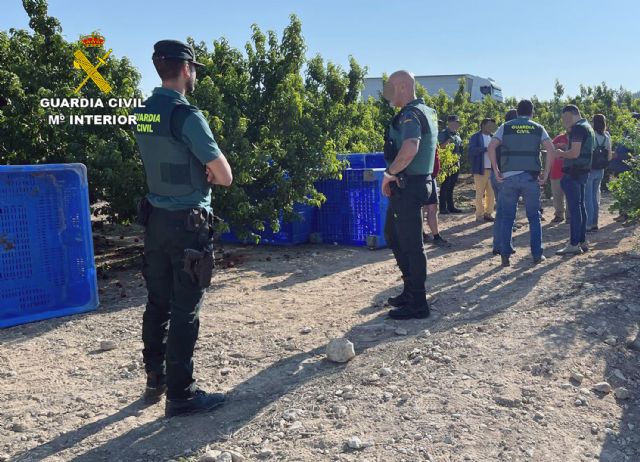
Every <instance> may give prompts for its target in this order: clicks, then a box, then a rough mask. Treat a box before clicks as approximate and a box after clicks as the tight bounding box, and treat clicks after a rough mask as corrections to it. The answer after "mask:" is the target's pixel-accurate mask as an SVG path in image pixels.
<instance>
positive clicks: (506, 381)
mask: <svg viewBox="0 0 640 462" xmlns="http://www.w3.org/2000/svg"><path fill="white" fill-rule="evenodd" d="M605 202H608V199H607V198H605ZM546 217H547V219H550V218H552V217H551V208H550V207H548V208H547V210H546ZM521 222H523V223H524V221H522V219H521ZM442 227H443V234H444V235H445V237H447V238H449V239H450V240H451V241H452V243H453V244H454V246H453V247H452V248H450V249H434V248H431V247H429V248H428V256H429V281H428V282H429V294H430V297H431V303H432V306H433V314H432V317H431V318H429V319H427V320H420V321H410V322H397V321H391V320H387V319H385V314H386V310H387V308H386V307H384V301H385V300H386V299H387V297H388V296H390V295H393V294H395V293H397V290H398V288H399V278H398V272H397V270H396V268H395V265H394V262H393V259H392V257H391V254H390V252H389V250H387V249H384V250H379V251H369V250H366V249H359V248H342V247H332V246H329V247H322V246H303V247H299V248H281V249H277V248H262V247H261V248H257V249H255V248H234V249H233V250H232V253H233V257H234V260H233V261H234V262H236V265H235V266H234V267H233V268H229V269H227V270H225V271H224V272H219V273H218V274H216V276H215V283H214V285H213V287H212V288H211V289H210V291H209V294H208V296H207V299H206V303H205V306H204V308H203V312H202V316H201V335H200V340H199V343H198V350H197V354H196V370H197V373H198V376H199V378H200V381H201V384H202V386H203V387H205V388H209V389H225V390H227V391H229V392H230V399H231V400H230V403H229V404H228V405H227V406H225V407H224V408H222V409H221V410H219V411H217V412H215V413H212V414H210V415H203V416H193V417H184V418H175V419H169V420H167V419H164V418H163V409H164V407H163V405H164V403H162V404H161V405H156V406H152V407H149V408H145V407H143V406H142V405H141V403H140V402H139V401H138V398H139V396H140V394H141V391H142V389H143V386H144V372H143V369H142V366H141V353H140V350H141V342H140V324H141V317H142V312H143V308H144V302H145V290H144V287H143V284H142V280H141V276H140V274H139V273H138V272H137V271H131V270H130V271H124V272H119V273H112V275H113V276H115V278H111V279H109V280H102V281H101V290H102V295H101V297H102V307H101V309H100V310H99V311H98V312H95V313H90V314H87V315H83V316H75V317H72V318H64V319H57V320H51V321H45V322H41V323H38V324H32V325H26V326H19V327H15V328H12V329H6V330H2V331H0V460H15V461H91V462H93V461H110V462H111V461H122V462H129V461H132V462H135V461H140V462H147V461H169V460H175V461H177V460H189V461H192V460H193V461H196V460H198V458H199V457H200V455H201V454H202V453H203V452H204V451H205V450H206V449H207V445H209V446H210V448H211V449H220V450H224V449H232V450H237V451H238V452H239V453H241V454H243V455H244V457H246V459H247V460H258V459H264V460H278V461H305V462H311V461H314V462H315V461H384V462H387V461H393V462H395V461H424V460H432V461H466V460H470V461H565V462H567V461H592V460H600V461H606V462H622V461H634V462H637V461H640V409H639V405H640V368H639V367H638V366H639V365H640V363H639V360H640V354H639V353H636V352H633V351H631V350H629V349H627V348H626V347H625V341H626V340H627V339H629V338H632V337H633V336H634V335H635V334H636V332H637V323H638V321H639V319H640V297H639V294H640V290H639V289H638V281H639V280H640V253H639V252H638V244H639V243H640V239H639V237H638V235H639V232H638V229H637V228H635V227H623V226H621V225H619V224H617V223H615V222H613V216H612V215H611V214H609V213H608V212H606V211H605V212H604V213H603V217H602V223H601V230H600V232H598V233H597V234H596V235H594V236H593V238H592V243H593V246H592V247H593V250H592V251H591V252H589V253H588V254H585V255H583V256H580V257H575V258H565V259H563V258H561V257H557V256H555V255H554V252H555V250H557V249H558V248H560V246H561V245H562V244H564V242H565V241H566V240H567V237H568V225H566V224H562V225H559V226H552V225H550V224H549V222H546V223H545V224H544V231H543V238H544V242H545V245H546V251H545V254H546V255H547V257H548V260H547V261H546V262H545V263H543V264H542V265H540V266H536V267H533V266H532V265H531V263H530V256H529V252H528V234H527V226H524V227H523V228H522V229H521V230H520V231H518V233H517V235H516V238H515V244H516V246H517V249H518V253H517V254H516V256H515V258H514V260H513V266H512V267H511V268H507V269H503V268H501V267H500V265H499V263H500V262H499V258H497V257H493V258H492V257H491V254H490V251H491V248H490V246H489V244H490V242H491V240H490V239H491V228H490V226H489V225H487V224H481V225H477V224H476V223H475V222H473V214H465V215H461V216H446V217H443V218H442ZM342 336H346V337H348V338H349V339H351V340H352V341H353V342H354V343H355V345H356V351H357V356H356V358H354V359H353V360H352V361H351V362H349V363H348V364H346V365H336V364H332V363H329V362H327V361H326V360H324V359H323V352H324V347H325V346H326V344H327V342H328V340H329V339H331V338H335V337H342ZM101 340H113V341H115V343H116V348H115V349H114V350H111V351H100V341H101ZM572 374H574V379H573V380H572V379H571V375H572ZM576 379H577V380H576ZM603 381H607V382H609V384H611V386H612V387H613V388H614V389H615V388H618V387H625V388H626V389H627V390H628V392H629V393H628V394H629V397H628V399H616V397H615V393H601V392H597V391H594V385H595V384H597V383H598V382H603ZM580 382H581V383H580ZM618 392H619V393H624V392H620V391H618ZM620 396H621V397H623V398H624V397H625V396H623V395H622V394H621V395H620ZM354 436H357V437H359V438H360V440H361V441H362V442H363V443H364V446H366V447H365V448H362V449H359V450H357V449H356V450H353V449H350V448H349V447H348V446H347V445H346V442H347V440H349V438H351V437H354Z"/></svg>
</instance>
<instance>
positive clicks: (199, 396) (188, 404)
mask: <svg viewBox="0 0 640 462" xmlns="http://www.w3.org/2000/svg"><path fill="white" fill-rule="evenodd" d="M225 400H226V396H225V395H224V393H207V392H205V391H204V390H199V389H198V390H196V391H195V392H194V393H193V395H192V396H190V397H189V398H186V399H167V403H166V405H165V408H164V415H165V417H175V416H179V415H187V414H196V413H199V412H209V411H212V410H213V409H215V408H217V407H220V406H222V404H224V402H225Z"/></svg>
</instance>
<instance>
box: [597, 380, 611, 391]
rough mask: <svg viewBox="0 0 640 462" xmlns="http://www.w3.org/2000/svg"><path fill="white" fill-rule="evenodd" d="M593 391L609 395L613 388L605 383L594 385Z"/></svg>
mask: <svg viewBox="0 0 640 462" xmlns="http://www.w3.org/2000/svg"><path fill="white" fill-rule="evenodd" d="M593 389H594V390H596V391H599V392H601V393H611V391H613V388H611V385H609V384H608V383H607V382H600V383H596V384H595V385H594V386H593Z"/></svg>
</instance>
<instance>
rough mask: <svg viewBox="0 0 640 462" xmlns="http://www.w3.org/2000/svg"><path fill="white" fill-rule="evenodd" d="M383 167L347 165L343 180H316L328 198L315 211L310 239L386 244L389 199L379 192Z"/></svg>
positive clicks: (341, 242) (372, 245)
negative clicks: (359, 167)
mask: <svg viewBox="0 0 640 462" xmlns="http://www.w3.org/2000/svg"><path fill="white" fill-rule="evenodd" d="M383 177H384V168H376V169H347V170H345V171H344V172H343V176H342V181H339V180H324V181H320V182H318V183H317V184H316V188H317V189H318V191H320V192H321V193H323V194H324V195H325V196H326V198H327V200H326V202H325V203H324V204H322V207H321V208H320V209H319V210H318V211H317V213H316V219H315V221H314V230H313V231H314V232H313V234H312V241H314V242H325V243H333V242H336V243H338V244H345V245H355V246H367V247H371V248H380V247H385V246H386V245H387V242H386V240H385V238H384V222H385V218H386V214H387V208H388V206H389V200H388V199H387V198H386V197H384V195H383V194H382V190H381V187H382V179H383Z"/></svg>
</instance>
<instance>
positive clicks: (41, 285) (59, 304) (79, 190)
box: [0, 164, 98, 327]
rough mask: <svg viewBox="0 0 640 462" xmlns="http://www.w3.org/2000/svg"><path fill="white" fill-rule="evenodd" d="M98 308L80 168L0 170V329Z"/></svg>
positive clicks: (86, 198) (84, 181)
mask: <svg viewBox="0 0 640 462" xmlns="http://www.w3.org/2000/svg"><path fill="white" fill-rule="evenodd" d="M97 307H98V286H97V278H96V268H95V261H94V254H93V240H92V233H91V215H90V211H89V193H88V185H87V172H86V168H85V166H84V165H81V164H68V165H33V166H0V327H8V326H13V325H17V324H23V323H27V322H32V321H38V320H42V319H48V318H53V317H58V316H66V315H69V314H74V313H81V312H86V311H91V310H95V309H96V308H97Z"/></svg>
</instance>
